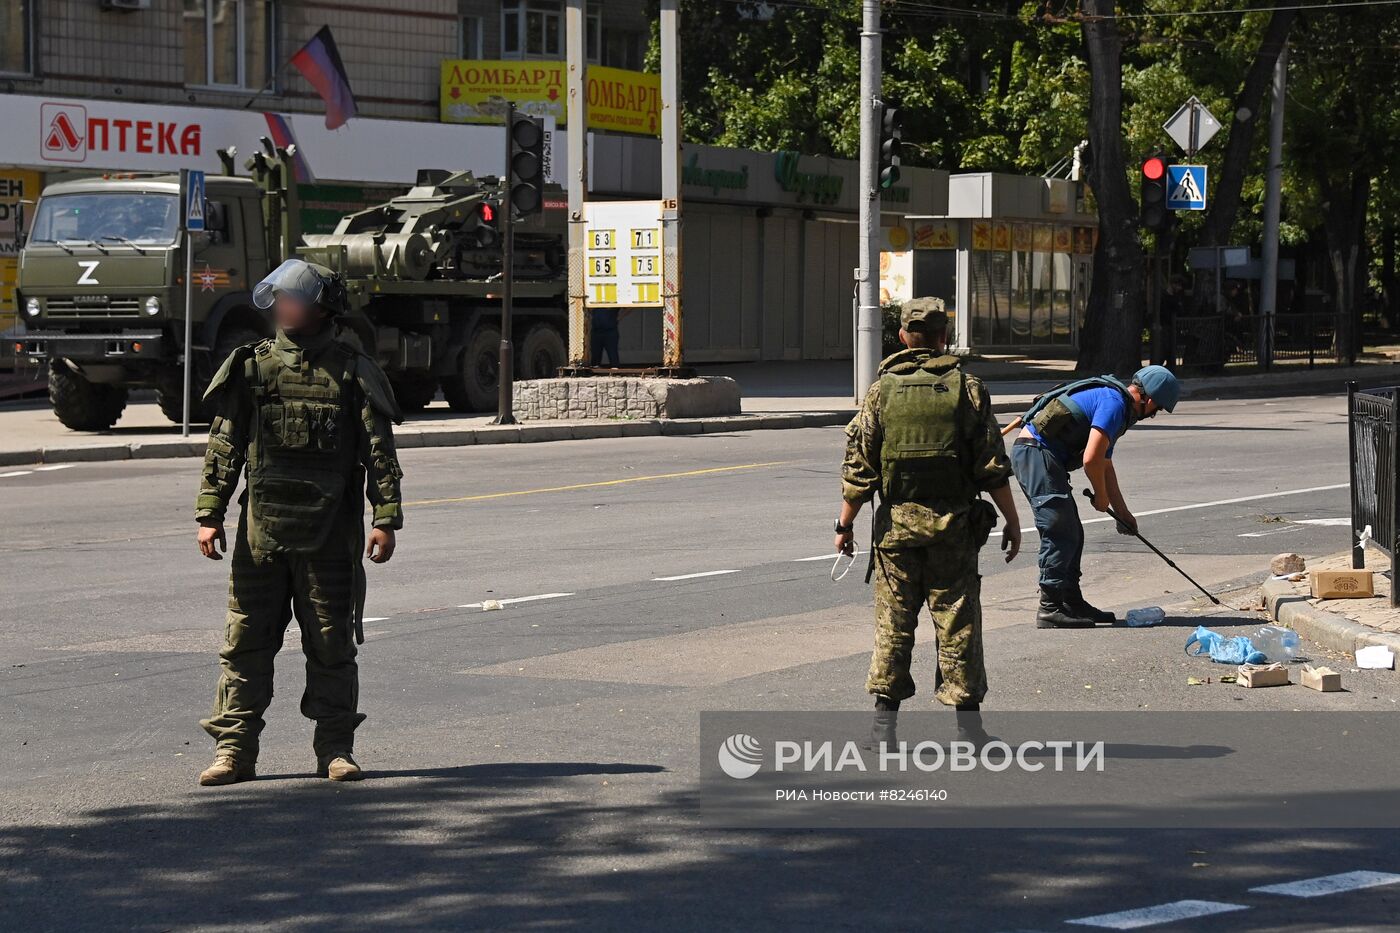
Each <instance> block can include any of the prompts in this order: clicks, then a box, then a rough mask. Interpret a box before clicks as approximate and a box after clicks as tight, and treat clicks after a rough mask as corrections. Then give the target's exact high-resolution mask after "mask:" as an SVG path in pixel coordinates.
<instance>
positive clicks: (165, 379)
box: [156, 327, 260, 424]
mask: <svg viewBox="0 0 1400 933" xmlns="http://www.w3.org/2000/svg"><path fill="white" fill-rule="evenodd" d="M259 336H260V335H259V334H258V332H257V331H255V330H251V329H249V328H246V327H230V328H229V329H228V330H226V331H222V332H220V334H219V342H218V344H217V345H216V346H215V347H214V352H213V353H211V354H207V355H206V354H203V353H201V354H200V355H199V356H197V357H195V360H194V364H195V365H194V372H193V373H191V374H190V395H191V396H193V397H192V398H191V399H190V401H191V403H192V404H191V405H190V423H191V424H208V423H209V422H210V421H212V420H214V411H213V409H212V408H211V407H210V406H207V405H205V404H204V391H205V390H206V389H208V388H209V380H211V379H213V378H214V373H215V372H216V371H217V370H218V368H219V367H220V366H222V365H224V360H226V359H228V357H229V354H230V353H232V352H233V351H234V350H237V349H238V348H239V347H241V346H243V345H244V344H248V343H252V342H253V341H255V340H257V339H258V337H259ZM156 404H157V405H159V406H160V411H161V414H163V415H165V417H166V419H167V420H169V421H170V422H171V423H173V424H183V423H184V421H185V371H184V369H182V368H181V367H179V366H171V367H169V368H168V369H166V370H165V372H163V373H162V374H161V377H160V381H159V382H157V383H156Z"/></svg>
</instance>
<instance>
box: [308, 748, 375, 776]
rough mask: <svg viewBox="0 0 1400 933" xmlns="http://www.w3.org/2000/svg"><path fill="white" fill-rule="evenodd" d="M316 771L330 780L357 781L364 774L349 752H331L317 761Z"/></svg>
mask: <svg viewBox="0 0 1400 933" xmlns="http://www.w3.org/2000/svg"><path fill="white" fill-rule="evenodd" d="M318 765H319V767H318V769H317V773H318V774H319V775H320V776H321V777H324V778H330V779H331V780H332V781H358V780H360V779H361V778H363V777H364V776H365V773H364V772H363V771H361V770H360V766H359V765H358V764H357V763H356V762H355V758H354V756H352V755H351V754H350V753H349V752H331V753H330V754H328V755H323V756H322V757H321V760H320V761H319V762H318Z"/></svg>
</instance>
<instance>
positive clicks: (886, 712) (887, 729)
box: [866, 696, 899, 752]
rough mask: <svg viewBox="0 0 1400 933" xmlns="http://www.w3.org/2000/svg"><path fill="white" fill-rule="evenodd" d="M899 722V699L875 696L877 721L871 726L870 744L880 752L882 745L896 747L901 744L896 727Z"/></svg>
mask: <svg viewBox="0 0 1400 933" xmlns="http://www.w3.org/2000/svg"><path fill="white" fill-rule="evenodd" d="M898 724H899V701H898V700H891V699H890V698H889V697H886V696H877V697H875V722H874V724H872V725H871V727H870V744H869V745H867V746H866V747H867V748H869V749H870V750H871V751H876V752H878V751H879V750H880V747H881V745H884V746H888V747H889V748H894V747H895V746H897V745H898V744H899V738H898V736H897V735H896V729H897V726H898Z"/></svg>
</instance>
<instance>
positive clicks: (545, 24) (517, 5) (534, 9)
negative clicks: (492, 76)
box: [501, 0, 603, 62]
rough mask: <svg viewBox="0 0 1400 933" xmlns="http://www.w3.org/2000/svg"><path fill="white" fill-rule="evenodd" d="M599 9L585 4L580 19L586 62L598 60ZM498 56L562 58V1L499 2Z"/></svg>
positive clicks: (517, 0)
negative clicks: (582, 25)
mask: <svg viewBox="0 0 1400 933" xmlns="http://www.w3.org/2000/svg"><path fill="white" fill-rule="evenodd" d="M602 19H603V16H602V10H601V8H600V7H599V5H598V4H596V3H590V4H589V5H588V12H587V14H586V16H585V19H584V36H585V40H584V42H585V45H586V46H587V55H588V60H589V61H590V62H596V61H598V57H599V51H600V47H601V45H602V34H603V27H602ZM501 57H502V58H556V59H557V58H563V57H564V4H563V3H562V2H560V0H505V2H504V3H502V4H501Z"/></svg>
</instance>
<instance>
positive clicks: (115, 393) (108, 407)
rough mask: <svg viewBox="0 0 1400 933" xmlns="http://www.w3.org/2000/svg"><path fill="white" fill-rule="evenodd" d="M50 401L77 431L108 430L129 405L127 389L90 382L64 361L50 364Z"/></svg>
mask: <svg viewBox="0 0 1400 933" xmlns="http://www.w3.org/2000/svg"><path fill="white" fill-rule="evenodd" d="M49 402H50V403H51V404H52V405H53V413H54V414H55V415H57V416H58V420H59V421H61V422H63V425H64V427H66V428H68V429H70V430H73V431H105V430H107V429H108V428H110V427H111V426H112V425H114V424H116V423H117V419H118V418H120V417H121V416H122V409H124V408H126V389H124V388H122V387H121V386H112V385H101V384H98V383H94V382H88V381H87V379H85V378H84V377H83V376H82V375H81V374H79V373H75V372H73V370H71V369H69V368H68V367H67V366H65V365H64V364H63V363H58V364H56V365H54V366H50V367H49Z"/></svg>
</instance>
